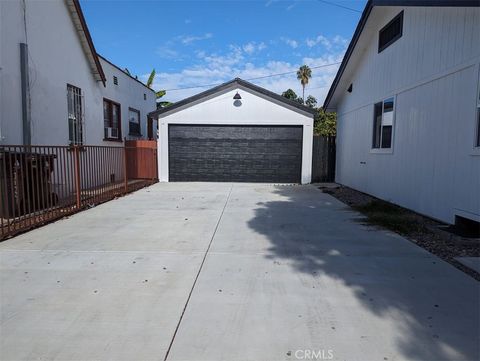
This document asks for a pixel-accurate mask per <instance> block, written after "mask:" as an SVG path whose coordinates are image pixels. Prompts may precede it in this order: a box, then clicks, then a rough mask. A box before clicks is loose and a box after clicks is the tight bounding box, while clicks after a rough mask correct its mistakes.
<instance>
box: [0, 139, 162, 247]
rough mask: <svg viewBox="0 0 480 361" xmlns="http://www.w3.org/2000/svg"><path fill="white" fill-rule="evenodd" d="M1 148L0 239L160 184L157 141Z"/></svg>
mask: <svg viewBox="0 0 480 361" xmlns="http://www.w3.org/2000/svg"><path fill="white" fill-rule="evenodd" d="M146 142H147V143H138V144H134V143H129V144H126V146H124V147H111V146H14V145H12V146H10V145H4V146H1V147H0V240H1V239H5V238H7V237H10V236H12V235H15V234H17V233H19V232H22V231H25V230H28V229H31V228H34V227H38V226H39V225H42V224H44V223H47V222H50V221H53V220H56V219H58V218H61V217H64V216H66V215H69V214H72V213H75V212H78V211H80V210H82V209H84V208H87V207H91V206H94V205H97V204H100V203H102V202H106V201H108V200H111V199H113V198H115V197H117V196H120V195H123V194H126V193H129V192H132V191H135V190H137V189H139V188H142V187H145V186H147V185H150V184H153V183H155V182H157V173H156V172H157V153H156V141H146Z"/></svg>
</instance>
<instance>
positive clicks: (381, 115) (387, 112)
mask: <svg viewBox="0 0 480 361" xmlns="http://www.w3.org/2000/svg"><path fill="white" fill-rule="evenodd" d="M393 113H394V99H393V98H388V99H385V100H384V101H383V102H379V103H376V104H375V105H374V111H373V142H372V148H387V149H388V148H391V147H392V132H393Z"/></svg>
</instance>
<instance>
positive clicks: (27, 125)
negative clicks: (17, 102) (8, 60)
mask: <svg viewBox="0 0 480 361" xmlns="http://www.w3.org/2000/svg"><path fill="white" fill-rule="evenodd" d="M20 75H21V86H22V121H23V122H22V124H23V145H31V144H32V134H31V122H32V119H31V118H32V116H31V111H30V82H29V79H28V45H27V44H25V43H20Z"/></svg>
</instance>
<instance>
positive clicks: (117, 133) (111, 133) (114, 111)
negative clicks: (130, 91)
mask: <svg viewBox="0 0 480 361" xmlns="http://www.w3.org/2000/svg"><path fill="white" fill-rule="evenodd" d="M121 123H122V121H121V116H120V104H118V103H116V102H114V101H112V100H108V99H103V125H104V138H105V140H121V139H122V134H121Z"/></svg>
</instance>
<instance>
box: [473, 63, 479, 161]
mask: <svg viewBox="0 0 480 361" xmlns="http://www.w3.org/2000/svg"><path fill="white" fill-rule="evenodd" d="M475 105H476V107H475V115H474V117H475V132H474V135H475V138H474V140H473V148H474V150H475V151H477V152H479V154H480V64H478V77H477V93H476V104H475Z"/></svg>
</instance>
